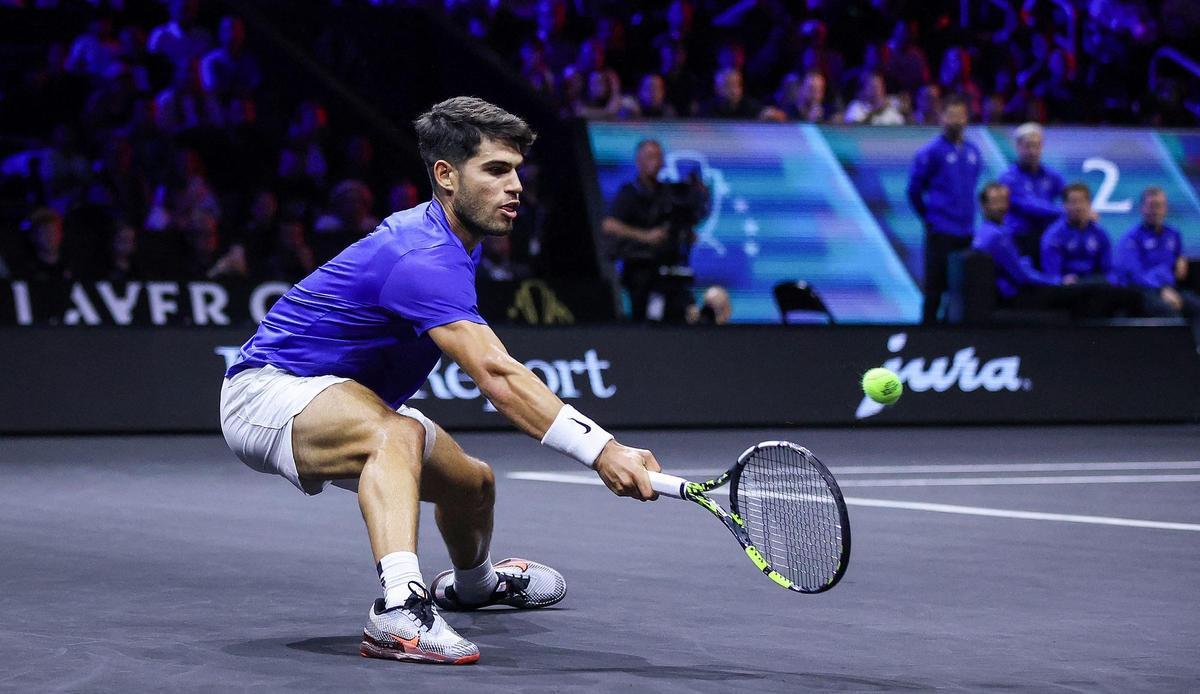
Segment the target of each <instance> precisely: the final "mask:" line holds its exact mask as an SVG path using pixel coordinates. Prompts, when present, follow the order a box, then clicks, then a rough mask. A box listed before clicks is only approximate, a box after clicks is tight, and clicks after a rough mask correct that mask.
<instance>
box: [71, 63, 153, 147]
mask: <svg viewBox="0 0 1200 694" xmlns="http://www.w3.org/2000/svg"><path fill="white" fill-rule="evenodd" d="M139 96H140V94H139V93H138V88H137V83H136V80H135V78H134V75H133V71H132V70H130V68H129V66H128V65H126V64H125V63H122V62H114V63H113V64H111V65H110V66H109V67H108V70H106V71H105V73H104V74H103V75H101V76H99V77H98V78H97V79H96V88H95V89H93V90H92V93H91V95H90V96H89V97H88V100H87V104H86V105H85V106H84V107H83V113H82V114H81V118H80V120H81V122H82V124H83V125H84V130H85V132H89V133H91V134H92V135H93V136H94V137H96V138H97V139H101V140H102V139H103V138H104V137H105V134H106V133H109V132H111V131H113V130H117V129H119V128H121V127H123V126H124V125H125V124H127V123H129V121H130V120H132V118H133V111H134V107H135V105H136V104H137V100H138V98H139Z"/></svg>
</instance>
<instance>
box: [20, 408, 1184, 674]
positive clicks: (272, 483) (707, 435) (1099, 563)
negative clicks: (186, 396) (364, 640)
mask: <svg viewBox="0 0 1200 694" xmlns="http://www.w3.org/2000/svg"><path fill="white" fill-rule="evenodd" d="M457 438H458V439H459V441H460V442H461V443H462V444H463V445H464V447H466V449H467V450H468V451H469V452H471V453H473V454H475V455H477V456H479V457H481V458H484V459H487V460H488V461H489V462H491V463H492V465H493V466H494V467H495V469H496V472H497V477H498V480H499V490H498V496H499V499H498V507H497V523H496V542H495V545H494V550H493V557H494V558H496V559H497V560H498V559H500V558H503V557H506V556H522V557H528V558H531V559H536V560H538V561H542V562H545V563H548V564H550V565H552V566H554V567H556V568H558V569H559V570H560V571H562V573H563V574H564V575H565V576H566V578H567V581H568V587H569V592H568V595H567V598H566V599H565V600H564V601H563V602H562V603H561V604H560V605H558V606H557V607H555V608H551V609H547V610H544V611H540V612H520V613H519V612H514V611H500V610H497V611H494V612H485V613H477V614H465V615H459V614H452V615H449V620H450V622H451V623H452V624H454V625H455V626H456V627H458V628H459V630H460V631H461V632H462V633H463V635H464V636H466V637H467V638H470V639H472V640H474V641H475V642H477V643H478V644H479V646H480V648H481V651H482V657H481V659H480V661H479V663H478V664H477V665H474V666H467V667H439V666H423V665H409V664H403V663H396V662H388V661H381V660H370V659H365V658H361V657H359V655H358V641H359V634H360V633H361V628H362V626H363V622H364V618H365V615H366V613H367V609H368V607H369V605H370V602H371V600H372V599H373V598H374V597H375V596H376V594H377V593H378V591H379V584H378V581H377V580H376V576H375V572H374V568H373V562H372V560H371V557H370V552H369V549H368V546H367V540H366V533H365V531H364V530H363V527H362V521H361V519H360V517H359V512H358V507H357V503H356V500H355V497H354V496H353V494H351V493H348V492H345V491H342V490H339V489H332V488H331V489H329V490H328V491H326V492H325V493H324V494H322V495H320V496H318V497H315V498H311V499H309V498H304V497H303V496H301V495H300V494H299V493H298V492H297V491H296V490H295V489H294V488H292V487H291V486H290V485H288V484H287V483H286V482H284V481H283V480H282V479H279V478H274V477H269V476H266V475H260V474H257V473H254V472H252V471H250V470H249V469H247V468H245V467H244V466H242V465H241V463H239V462H237V461H236V460H235V459H234V458H233V457H232V455H230V454H229V453H228V451H227V450H226V449H225V445H224V442H223V441H222V439H221V438H220V437H219V436H191V437H182V436H180V437H148V436H141V437H130V438H112V437H97V438H93V437H76V438H6V439H0V488H2V489H3V490H4V503H3V504H0V615H2V617H0V691H14V692H45V691H89V692H91V691H120V692H130V691H148V690H171V691H222V692H224V691H243V690H255V691H263V690H273V691H288V692H302V691H365V690H368V689H369V690H371V691H405V692H422V691H428V692H445V691H489V692H506V691H523V692H559V691H617V690H619V691H638V692H641V691H650V692H658V691H662V692H667V691H671V692H676V691H677V692H693V691H700V692H731V691H777V692H793V691H853V692H871V691H929V690H947V691H983V690H1015V691H1038V692H1056V691H1070V692H1083V691H1086V692H1093V691H1112V692H1130V691H1156V692H1176V691H1178V692H1183V691H1196V690H1197V689H1198V688H1200V657H1198V656H1197V653H1200V609H1198V608H1197V605H1200V578H1198V577H1200V427H1197V426H1154V427H1132V426H1130V427H1080V428H1066V427H1059V428H959V429H933V428H925V429H881V428H877V429H866V430H854V429H834V430H816V429H813V430H806V429H794V430H766V429H755V430H736V431H735V430H720V431H711V432H694V431H693V432H681V431H671V432H651V431H646V432H629V433H626V434H623V435H621V436H620V438H621V439H622V440H623V441H625V442H626V443H629V444H633V445H638V446H644V447H648V448H651V449H652V450H654V451H655V453H656V454H657V455H658V457H659V460H660V461H661V462H662V463H663V465H664V467H665V468H667V470H668V471H672V472H676V473H681V474H685V475H687V476H693V477H697V478H698V477H703V476H704V474H705V473H708V472H717V471H719V470H721V469H723V468H725V467H727V466H728V465H729V464H730V463H731V462H732V461H733V460H734V459H735V458H736V456H737V455H738V454H739V453H740V452H741V451H742V450H743V449H744V448H746V447H747V446H749V445H751V444H753V443H756V442H758V441H761V440H770V439H787V440H792V441H796V442H797V443H800V444H802V445H804V446H807V447H808V448H810V449H811V450H812V451H813V452H814V453H815V454H816V455H817V456H818V457H819V458H821V459H822V460H823V461H824V462H825V463H826V464H827V465H828V466H829V467H830V468H831V469H832V470H833V472H834V474H835V475H836V476H837V477H838V479H839V481H840V482H841V483H842V486H843V492H844V493H845V495H846V497H847V500H848V501H849V502H850V520H851V526H852V530H853V551H852V556H851V560H850V565H849V571H848V573H847V574H846V577H845V579H844V580H843V581H842V583H841V584H840V585H838V586H837V587H836V588H834V589H833V590H832V591H830V592H829V593H826V594H823V595H817V596H805V595H797V594H793V593H790V592H787V591H784V590H782V589H780V588H778V587H776V586H775V585H774V584H772V583H771V582H770V581H769V580H767V579H766V578H765V577H763V576H762V575H761V574H760V573H759V572H758V571H756V570H755V569H754V568H753V566H752V565H751V564H750V562H749V561H747V559H746V557H745V555H744V554H742V552H741V551H740V548H739V547H738V546H737V544H736V543H735V542H734V541H733V539H732V538H731V537H730V536H729V534H728V532H727V531H726V530H725V529H724V528H723V527H722V526H721V525H720V523H718V522H716V521H715V520H714V519H713V518H712V517H711V516H709V515H708V514H707V513H706V512H704V511H703V510H702V509H699V508H697V507H695V506H694V505H692V504H685V503H681V502H678V501H672V500H669V499H663V500H660V501H658V502H655V503H645V504H643V503H638V502H634V501H630V500H627V499H618V498H616V497H613V496H611V495H610V494H609V493H608V492H607V491H606V490H605V489H603V488H601V487H598V486H594V484H591V482H593V480H594V476H593V474H592V473H590V472H588V471H587V470H585V469H583V468H581V467H580V466H578V465H577V464H576V463H573V462H571V461H569V460H567V459H565V458H560V457H558V456H556V455H555V454H553V453H551V452H549V451H547V450H544V449H542V448H540V447H539V446H538V445H537V444H536V443H535V442H533V441H531V440H528V439H525V438H523V437H521V436H519V435H517V434H478V433H476V434H463V435H461V436H458V437H457ZM722 500H724V499H723V498H722ZM423 520H424V521H425V522H424V524H423V527H422V529H421V543H422V546H421V550H420V555H421V561H422V568H423V569H424V572H425V575H426V577H427V578H432V576H433V575H434V574H435V573H437V572H438V571H440V570H442V569H443V568H445V567H447V566H448V561H447V558H446V552H445V550H444V548H443V547H442V546H441V543H440V539H439V538H438V536H437V531H436V528H435V526H434V523H433V519H432V514H431V509H426V513H425V516H424V519H423Z"/></svg>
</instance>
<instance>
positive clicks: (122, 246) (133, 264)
mask: <svg viewBox="0 0 1200 694" xmlns="http://www.w3.org/2000/svg"><path fill="white" fill-rule="evenodd" d="M137 250H138V232H137V227H134V226H133V225H131V224H118V225H117V226H116V228H115V229H114V230H113V235H112V239H111V241H110V242H109V253H110V256H109V265H108V272H107V273H106V274H105V279H106V280H108V281H109V282H130V281H133V280H140V279H143V278H144V275H143V273H142V268H141V263H139V262H138V258H137Z"/></svg>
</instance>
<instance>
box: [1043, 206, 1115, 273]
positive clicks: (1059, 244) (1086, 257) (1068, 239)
mask: <svg viewBox="0 0 1200 694" xmlns="http://www.w3.org/2000/svg"><path fill="white" fill-rule="evenodd" d="M1063 198H1064V199H1065V200H1066V209H1067V213H1066V215H1064V216H1063V217H1062V218H1060V219H1059V220H1058V221H1056V222H1054V223H1053V224H1051V225H1050V226H1049V227H1048V228H1047V229H1046V233H1044V234H1042V243H1041V246H1042V269H1043V270H1045V271H1046V272H1048V273H1050V274H1052V275H1055V276H1057V277H1061V278H1062V279H1064V280H1068V281H1078V280H1086V281H1090V282H1108V281H1109V279H1110V275H1109V273H1110V271H1111V270H1112V243H1111V242H1110V241H1109V240H1108V234H1107V233H1106V232H1105V231H1104V229H1101V228H1100V225H1099V224H1097V223H1096V216H1095V215H1094V214H1093V213H1092V193H1091V191H1089V190H1088V187H1087V185H1085V184H1083V183H1072V184H1070V185H1068V186H1067V187H1065V188H1063Z"/></svg>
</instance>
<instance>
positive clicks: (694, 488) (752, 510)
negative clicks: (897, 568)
mask: <svg viewBox="0 0 1200 694" xmlns="http://www.w3.org/2000/svg"><path fill="white" fill-rule="evenodd" d="M726 483H728V484H729V511H726V510H725V509H723V508H721V507H720V506H718V505H717V503H716V502H715V501H713V500H712V499H711V498H709V497H708V493H709V492H712V491H714V490H716V489H717V488H719V487H721V486H723V485H725V484H726ZM650 485H651V486H652V487H654V491H656V492H658V493H659V494H662V495H664V496H670V497H673V498H676V499H686V500H688V501H694V502H696V503H697V504H699V505H701V506H703V507H704V508H706V509H708V510H709V511H710V512H712V514H713V515H714V516H716V517H717V518H720V519H721V522H722V523H724V524H725V527H727V528H729V532H731V533H733V536H734V537H736V538H737V540H738V542H740V543H741V545H742V547H743V548H744V549H745V550H746V556H748V557H750V561H752V562H754V565H755V566H757V567H758V568H759V569H760V570H761V571H762V572H763V573H764V574H766V575H767V577H768V578H770V579H771V580H772V581H775V582H776V583H778V584H779V585H781V586H783V587H784V588H787V589H788V590H793V591H796V592H798V593H823V592H825V591H827V590H829V589H830V588H832V587H834V586H835V585H837V583H838V581H840V580H842V576H844V575H845V573H846V565H847V563H849V561H850V517H849V515H848V514H847V513H846V502H845V500H843V499H842V490H841V489H839V488H838V484H837V481H836V480H834V479H833V475H832V474H830V472H829V470H828V469H827V468H826V467H825V466H824V465H822V464H821V461H819V460H817V458H816V456H814V455H813V454H812V453H810V452H809V451H808V449H806V448H802V447H801V446H797V445H796V444H794V443H789V442H787V441H764V442H763V443H760V444H758V445H756V446H751V447H750V448H748V449H747V450H746V452H745V453H743V454H742V455H741V456H740V457H739V458H738V460H737V462H736V463H734V465H733V467H731V468H729V470H727V471H726V472H725V473H724V474H723V475H721V476H720V477H718V478H716V479H713V480H709V481H708V482H689V481H688V480H685V479H683V478H682V477H676V476H674V475H667V474H664V473H661V472H651V473H650Z"/></svg>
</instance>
